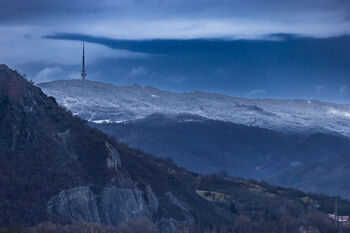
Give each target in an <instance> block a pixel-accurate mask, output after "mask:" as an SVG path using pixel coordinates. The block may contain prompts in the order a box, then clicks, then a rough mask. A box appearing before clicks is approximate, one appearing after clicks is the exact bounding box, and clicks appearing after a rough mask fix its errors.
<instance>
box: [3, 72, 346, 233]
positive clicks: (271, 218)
mask: <svg viewBox="0 0 350 233" xmlns="http://www.w3.org/2000/svg"><path fill="white" fill-rule="evenodd" d="M0 159H1V163H0V225H1V226H6V225H12V224H16V223H17V224H18V223H19V224H23V225H35V224H37V223H40V222H43V221H47V220H49V221H53V222H58V223H70V222H96V223H104V224H108V225H119V224H121V223H123V222H126V221H130V220H133V219H137V218H140V217H142V218H147V219H148V220H149V221H151V222H152V223H153V224H154V225H155V226H156V227H157V228H158V229H159V230H160V231H161V232H175V231H176V229H179V228H181V227H187V228H186V229H189V228H188V227H198V228H197V231H192V232H198V231H199V232H205V230H209V229H210V230H211V231H213V230H216V229H217V230H219V231H220V229H221V230H223V229H226V231H227V232H262V233H264V232H266V233H267V232H269V233H273V232H281V231H282V229H285V228H286V227H288V228H287V229H288V232H300V229H304V228H305V229H307V228H309V227H312V228H316V229H318V230H319V232H322V233H323V232H330V231H329V230H330V229H331V230H332V232H336V231H337V228H336V226H335V225H334V224H332V222H331V221H330V219H329V218H327V216H326V214H327V213H329V212H331V211H332V206H333V202H334V199H333V198H330V197H326V196H319V195H314V194H306V193H303V192H299V191H295V190H291V189H284V188H278V187H273V186H271V185H268V184H265V183H258V182H255V181H245V180H242V179H234V178H230V177H219V176H215V175H213V176H199V175H198V174H195V173H191V172H188V171H186V170H184V169H182V168H179V167H177V166H176V165H174V164H172V163H170V162H167V161H165V160H162V159H159V158H155V157H153V156H151V155H148V154H145V153H143V152H142V151H139V150H134V149H132V148H130V147H128V146H127V145H125V144H120V143H117V142H116V141H114V140H112V139H110V138H109V137H108V136H106V135H105V134H103V133H101V132H99V131H98V130H95V129H92V128H90V127H89V126H88V125H87V123H86V122H85V121H83V120H80V119H79V118H77V117H73V116H72V115H71V114H70V113H68V112H66V111H65V110H64V109H62V108H60V107H59V105H58V104H57V103H56V102H55V100H54V99H53V98H48V97H47V96H45V94H44V93H43V92H41V90H40V89H39V88H37V87H34V86H33V85H32V84H31V83H30V82H28V81H26V80H24V79H23V78H22V77H20V75H19V74H18V73H16V72H14V71H12V70H10V69H9V68H8V67H6V66H4V65H0ZM339 206H340V208H339V214H342V215H350V203H349V202H347V201H345V200H339ZM192 229H193V228H192ZM194 230H195V229H194ZM348 231H349V229H347V228H344V229H343V232H348Z"/></svg>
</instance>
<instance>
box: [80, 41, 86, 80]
mask: <svg viewBox="0 0 350 233" xmlns="http://www.w3.org/2000/svg"><path fill="white" fill-rule="evenodd" d="M82 59H83V64H82V65H83V69H82V71H81V80H85V78H86V72H85V43H84V42H83V57H82Z"/></svg>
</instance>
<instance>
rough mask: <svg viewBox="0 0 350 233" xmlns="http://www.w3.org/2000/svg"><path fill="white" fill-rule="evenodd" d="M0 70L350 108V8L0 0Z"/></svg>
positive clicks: (341, 3) (305, 3)
mask: <svg viewBox="0 0 350 233" xmlns="http://www.w3.org/2000/svg"><path fill="white" fill-rule="evenodd" d="M0 30H1V34H0V63H6V64H8V65H10V66H11V67H13V68H16V69H18V70H20V71H23V72H26V73H27V76H29V77H30V78H32V79H33V80H34V81H35V82H45V81H50V80H56V79H72V78H79V73H80V62H81V42H82V41H86V42H87V44H86V47H87V72H88V78H89V79H91V80H97V81H103V82H110V83H114V84H117V85H126V84H133V83H138V84H141V85H153V86H156V87H158V88H162V89H167V90H173V91H196V90H201V91H209V92H220V93H226V94H230V95H234V96H242V97H249V98H271V97H272V98H307V99H321V100H327V101H336V102H342V103H350V89H349V88H350V68H349V67H350V37H349V33H350V1H348V0H293V1H290V0H286V1H284V0H279V1H276V0H254V1H253V0H202V1H198V0H167V1H164V0H143V1H136V0H134V1H133V0H119V1H118V0H115V1H112V0H99V1H92V0H84V1H83V0H75V1H72V0H49V1H48V0H30V1H29V0H1V1H0Z"/></svg>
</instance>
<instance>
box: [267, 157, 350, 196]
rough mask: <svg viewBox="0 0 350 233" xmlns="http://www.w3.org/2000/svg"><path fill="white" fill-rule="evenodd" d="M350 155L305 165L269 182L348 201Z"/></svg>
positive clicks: (349, 190) (349, 193)
mask: <svg viewBox="0 0 350 233" xmlns="http://www.w3.org/2000/svg"><path fill="white" fill-rule="evenodd" d="M349 168H350V154H349V153H344V154H342V155H341V156H338V157H335V158H328V159H322V160H320V161H315V162H313V163H309V164H305V165H303V166H300V167H298V168H295V169H291V170H290V171H286V172H284V173H283V174H281V175H279V176H276V177H274V178H272V179H270V181H271V182H272V183H274V184H278V185H282V184H283V185H284V186H289V187H294V188H298V189H301V190H304V191H306V192H318V193H324V194H328V195H340V196H342V197H344V198H347V199H350V182H349V181H350V180H349V177H350V169H349Z"/></svg>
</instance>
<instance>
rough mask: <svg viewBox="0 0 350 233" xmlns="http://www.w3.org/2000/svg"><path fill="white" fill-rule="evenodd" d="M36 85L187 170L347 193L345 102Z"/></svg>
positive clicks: (349, 148)
mask: <svg viewBox="0 0 350 233" xmlns="http://www.w3.org/2000/svg"><path fill="white" fill-rule="evenodd" d="M38 86H39V87H40V88H42V89H43V91H44V92H46V93H47V94H48V95H52V96H54V97H55V98H56V99H57V101H58V102H59V103H60V104H61V105H62V106H65V107H66V108H68V109H69V110H70V111H72V112H73V114H75V115H78V116H81V117H83V118H85V119H86V120H88V121H89V122H90V125H92V126H93V127H96V128H98V129H101V130H102V131H104V132H105V133H107V134H109V135H111V136H114V137H116V138H117V139H118V140H119V141H121V142H125V143H127V144H130V145H131V146H132V147H134V148H139V149H141V150H144V151H146V152H149V153H152V154H154V155H156V156H159V157H163V158H166V157H169V158H171V159H172V160H174V161H175V162H176V163H177V164H179V165H180V166H182V167H185V168H187V169H190V170H193V171H196V172H200V173H203V174H207V173H212V172H217V171H221V170H225V171H226V172H228V173H229V174H231V175H234V176H242V177H248V178H255V179H259V180H261V179H264V180H266V181H268V182H272V183H274V184H278V185H282V186H290V187H295V188H300V189H302V190H305V191H312V192H320V193H327V194H332V195H335V194H336V195H341V196H343V197H346V198H350V187H348V185H346V182H343V181H345V180H346V179H344V176H346V174H347V167H346V164H348V161H349V164H350V157H349V158H348V157H347V156H345V155H346V154H350V153H349V152H350V141H349V138H348V137H349V136H350V134H349V132H350V121H349V117H350V114H349V113H350V105H339V104H333V103H325V102H320V101H309V100H253V99H242V98H234V97H230V96H225V95H220V94H208V93H201V92H195V93H171V92H166V91H161V90H158V89H156V88H153V87H145V88H143V87H140V86H137V85H134V86H126V87H117V86H114V85H110V84H105V83H99V82H92V81H86V82H85V81H80V80H65V81H54V82H50V83H43V84H39V85H38ZM341 158H342V160H341ZM338 163H341V164H338ZM320 164H323V165H320ZM320 166H321V167H322V166H323V167H327V169H325V168H322V169H321V168H320ZM339 166H340V167H341V169H340V167H339ZM330 171H332V172H331V174H330V173H329V172H330ZM322 182H325V183H328V184H330V185H328V186H324V185H321V183H322Z"/></svg>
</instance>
